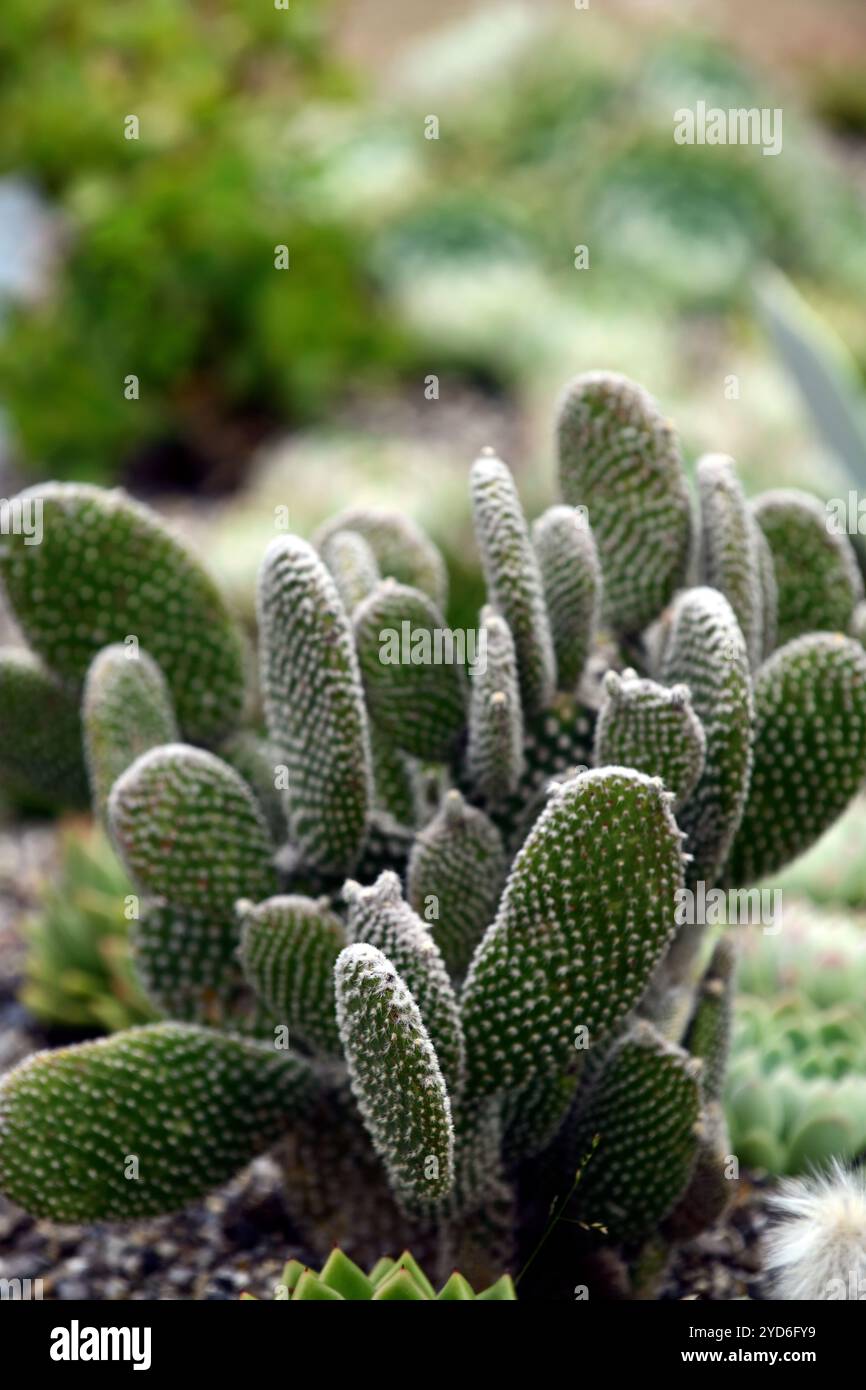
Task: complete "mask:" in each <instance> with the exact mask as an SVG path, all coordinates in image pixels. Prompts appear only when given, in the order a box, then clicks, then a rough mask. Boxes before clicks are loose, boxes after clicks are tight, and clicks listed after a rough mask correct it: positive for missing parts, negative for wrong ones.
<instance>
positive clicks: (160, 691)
mask: <svg viewBox="0 0 866 1390" xmlns="http://www.w3.org/2000/svg"><path fill="white" fill-rule="evenodd" d="M82 713H83V720H84V741H85V750H86V753H87V767H88V772H89V774H90V787H91V793H92V796H93V801H94V806H95V808H96V809H97V811H98V812H99V814H100V816H102V818H103V819H104V818H105V817H106V815H107V810H108V808H107V802H108V794H109V792H110V791H111V788H112V787H113V785H114V783H115V782H116V781H117V779H118V777H120V775H121V773H123V772H125V771H126V769H127V768H128V767H129V766H130V764H131V763H134V762H135V760H136V758H138V757H139V756H140V755H141V754H142V753H146V752H147V751H148V749H150V748H156V747H158V746H159V745H160V744H164V743H177V742H179V740H180V734H179V732H178V727H177V722H176V720H175V717H174V709H173V707H172V703H171V696H170V695H169V693H168V686H167V685H166V683H165V678H164V676H163V674H162V672H161V671H160V669H159V667H158V666H157V665H156V662H154V661H152V660H151V658H150V657H149V656H148V654H147V653H146V652H142V651H136V650H135V649H134V648H133V649H130V648H128V647H125V646H124V645H123V643H120V642H115V643H114V644H113V645H112V646H110V647H103V649H102V651H101V652H100V653H99V655H98V656H96V657H94V659H93V661H92V662H91V664H90V667H89V669H88V672H87V678H86V680H85V683H84V698H83V702H82Z"/></svg>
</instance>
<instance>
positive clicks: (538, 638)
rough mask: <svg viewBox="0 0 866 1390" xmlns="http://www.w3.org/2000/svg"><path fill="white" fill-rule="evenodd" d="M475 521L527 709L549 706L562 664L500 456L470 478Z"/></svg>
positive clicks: (485, 458) (477, 466) (479, 462)
mask: <svg viewBox="0 0 866 1390" xmlns="http://www.w3.org/2000/svg"><path fill="white" fill-rule="evenodd" d="M470 487H471V493H472V516H473V520H474V524H475V535H476V538H477V541H478V549H479V552H480V555H481V564H482V568H483V570H484V577H485V580H486V581H487V589H488V593H489V596H490V601H491V603H492V605H493V607H494V608H495V609H496V610H497V612H499V613H501V614H502V616H503V618H504V619H505V621H506V622H507V624H508V627H509V629H510V631H511V635H512V637H513V639H514V647H515V650H516V652H517V673H518V679H519V681H520V693H521V698H522V701H523V708H524V710H525V711H526V712H527V713H530V712H535V711H536V710H538V709H540V708H542V706H544V705H546V704H547V703H548V701H549V700H550V698H551V696H552V695H553V692H554V689H555V685H556V658H555V655H554V651H553V638H552V635H551V630H550V619H549V618H548V613H547V608H546V605H545V601H544V587H543V581H542V577H541V571H540V569H539V564H538V560H537V559H536V555H535V551H534V550H533V548H532V542H531V541H530V538H529V531H528V529H527V525H526V518H525V517H524V515H523V508H522V507H521V505H520V498H519V497H518V495H517V490H516V488H515V486H514V479H513V478H512V476H511V472H510V470H509V468H508V467H507V465H506V464H504V463H503V462H502V460H501V459H499V458H497V457H496V456H495V454H493V453H492V452H491V453H486V454H482V455H481V456H480V458H477V459H476V460H475V462H474V464H473V465H472V472H471V475H470Z"/></svg>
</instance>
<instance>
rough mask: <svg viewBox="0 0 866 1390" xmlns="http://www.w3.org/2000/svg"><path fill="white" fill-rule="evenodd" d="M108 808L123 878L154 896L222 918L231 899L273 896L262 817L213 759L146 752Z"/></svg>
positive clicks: (194, 752) (175, 749)
mask: <svg viewBox="0 0 866 1390" xmlns="http://www.w3.org/2000/svg"><path fill="white" fill-rule="evenodd" d="M108 809H109V822H110V825H111V831H112V835H113V837H114V840H115V843H116V844H117V846H118V849H119V850H120V852H121V854H122V855H123V858H124V860H125V862H126V866H127V868H128V870H129V873H130V874H131V876H132V878H133V879H134V880H135V881H136V882H137V883H139V884H140V885H141V887H142V888H143V889H144V891H145V892H147V893H150V894H151V895H153V896H154V897H157V898H162V899H164V900H165V901H167V902H169V903H171V904H173V905H174V906H175V907H178V908H181V909H188V910H190V911H193V912H196V911H203V912H210V913H215V914H217V915H225V914H231V912H232V909H233V907H234V903H235V901H236V900H237V898H239V897H242V896H245V895H249V896H251V897H255V898H266V897H268V896H269V895H270V894H271V893H272V892H274V891H275V889H276V872H275V870H274V868H273V865H272V863H271V856H272V853H273V847H272V845H271V842H270V837H269V835H268V831H267V827H266V825H265V822H264V819H263V817H262V814H261V812H260V811H259V809H258V806H257V805H256V803H255V801H254V800H253V797H252V794H251V793H250V790H249V788H248V787H247V786H246V784H245V783H244V782H243V781H241V778H240V777H239V776H238V774H237V773H236V772H235V770H234V768H231V767H229V765H228V763H224V762H222V760H221V759H220V758H217V757H215V756H214V755H213V753H207V752H205V750H204V749H202V748H191V747H189V745H187V744H182V743H180V744H169V745H167V746H166V747H164V748H153V749H151V750H150V752H149V753H144V754H143V755H142V756H141V757H140V758H139V759H138V760H137V761H136V762H134V763H133V765H132V767H130V768H128V769H127V771H126V772H125V773H124V774H123V776H122V777H121V778H120V779H119V781H118V782H117V783H116V784H115V786H114V789H113V791H112V793H111V797H110V799H109V807H108Z"/></svg>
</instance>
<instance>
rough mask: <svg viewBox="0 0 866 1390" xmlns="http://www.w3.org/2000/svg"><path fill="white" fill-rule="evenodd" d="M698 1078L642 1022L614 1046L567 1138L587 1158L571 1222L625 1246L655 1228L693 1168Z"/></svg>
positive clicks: (696, 1068) (692, 1066)
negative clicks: (589, 1225)
mask: <svg viewBox="0 0 866 1390" xmlns="http://www.w3.org/2000/svg"><path fill="white" fill-rule="evenodd" d="M699 1076H700V1063H699V1062H697V1061H695V1060H694V1059H692V1058H690V1057H689V1056H688V1054H687V1053H686V1052H684V1051H683V1050H682V1049H681V1048H678V1047H674V1046H673V1045H672V1044H671V1043H668V1042H665V1040H664V1039H663V1038H662V1037H661V1036H660V1035H659V1034H658V1033H657V1032H656V1031H655V1030H654V1029H653V1028H652V1027H651V1026H650V1025H649V1024H648V1023H646V1022H645V1021H641V1022H639V1023H638V1024H636V1025H635V1027H634V1029H633V1031H632V1032H630V1033H629V1034H627V1035H626V1036H625V1037H624V1038H623V1040H622V1041H621V1042H620V1043H618V1044H617V1046H616V1048H615V1049H614V1051H613V1053H612V1054H611V1056H610V1058H609V1059H608V1061H607V1062H606V1064H605V1066H604V1069H603V1070H602V1072H601V1075H600V1076H599V1078H598V1082H597V1084H596V1086H595V1089H594V1091H593V1094H592V1097H591V1099H590V1102H589V1104H588V1106H587V1107H586V1109H585V1111H584V1113H583V1115H582V1116H581V1119H580V1122H579V1124H578V1126H577V1132H576V1135H575V1140H574V1151H575V1152H577V1153H581V1152H582V1153H586V1154H590V1155H591V1156H590V1158H589V1161H588V1162H587V1164H586V1167H585V1169H584V1171H583V1172H582V1174H581V1179H580V1182H579V1184H578V1186H577V1191H576V1193H575V1196H574V1198H573V1201H572V1214H573V1215H574V1216H575V1217H576V1218H577V1219H578V1220H581V1221H585V1222H596V1223H599V1224H600V1225H602V1226H603V1227H604V1228H605V1229H606V1230H607V1231H608V1232H609V1233H610V1234H611V1235H612V1236H614V1237H615V1238H616V1239H618V1240H625V1241H636V1240H640V1239H641V1238H643V1237H645V1236H647V1235H649V1234H651V1233H652V1232H653V1231H654V1230H655V1229H656V1228H657V1227H658V1225H659V1223H660V1222H661V1221H662V1220H663V1219H664V1217H665V1216H666V1215H667V1214H668V1212H669V1211H670V1210H671V1209H672V1207H673V1206H674V1204H675V1203H676V1200H677V1198H678V1197H679V1196H680V1194H681V1193H682V1192H683V1191H684V1189H685V1187H686V1185H687V1183H688V1181H689V1178H690V1176H691V1173H692V1169H693V1167H694V1163H695V1158H696V1155H697V1146H698V1136H699V1130H698V1122H699V1118H700V1085H699ZM594 1144H595V1145H596V1147H595V1149H594Z"/></svg>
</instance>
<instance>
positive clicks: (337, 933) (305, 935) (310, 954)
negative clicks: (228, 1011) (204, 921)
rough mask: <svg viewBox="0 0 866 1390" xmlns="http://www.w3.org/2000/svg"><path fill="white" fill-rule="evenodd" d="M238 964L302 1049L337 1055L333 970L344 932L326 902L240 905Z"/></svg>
mask: <svg viewBox="0 0 866 1390" xmlns="http://www.w3.org/2000/svg"><path fill="white" fill-rule="evenodd" d="M237 910H238V915H239V917H240V921H241V945H240V959H241V965H242V967H243V971H244V974H245V975H246V977H247V979H248V980H249V982H250V984H251V985H252V987H253V988H254V990H255V992H256V994H257V995H258V996H259V998H260V999H262V1000H263V1001H264V1002H265V1003H266V1004H267V1005H268V1007H269V1009H270V1011H271V1013H272V1014H273V1016H274V1018H275V1019H277V1020H278V1021H279V1022H280V1023H284V1024H286V1025H287V1026H288V1028H289V1036H290V1039H291V1037H292V1036H293V1035H294V1034H295V1033H297V1035H298V1036H299V1037H300V1038H301V1039H302V1040H303V1042H304V1043H305V1044H306V1045H307V1047H310V1048H313V1049H316V1050H318V1051H321V1052H324V1053H334V1054H336V1055H339V1052H340V1036H339V1033H338V1032H337V1020H336V1015H335V1012H334V1010H335V999H334V965H335V963H336V960H337V956H338V955H339V954H340V952H341V951H342V950H343V948H344V946H345V945H346V932H345V929H344V927H343V924H342V922H341V921H340V919H339V917H337V916H336V915H335V914H334V913H333V912H331V911H330V910H329V908H328V901H327V899H323V900H321V901H319V902H313V900H312V899H310V898H303V897H300V896H288V895H287V896H283V897H275V898H268V899H267V900H266V901H265V902H262V903H251V902H248V901H244V900H241V901H240V902H239V903H238V907H237Z"/></svg>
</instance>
